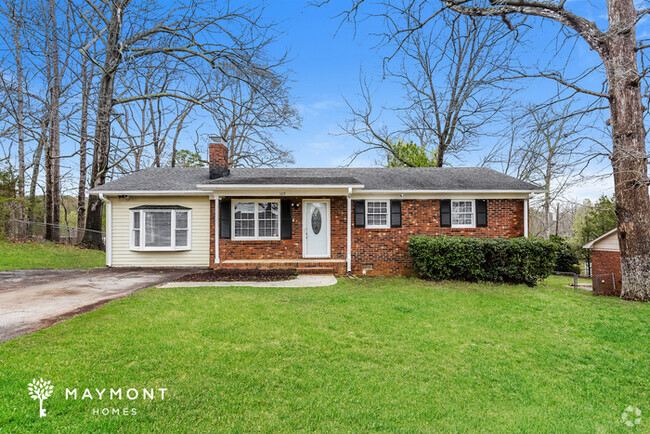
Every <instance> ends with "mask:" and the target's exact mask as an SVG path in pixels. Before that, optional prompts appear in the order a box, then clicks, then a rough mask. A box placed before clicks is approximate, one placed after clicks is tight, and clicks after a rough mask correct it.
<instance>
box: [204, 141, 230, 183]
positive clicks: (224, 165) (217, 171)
mask: <svg viewBox="0 0 650 434" xmlns="http://www.w3.org/2000/svg"><path fill="white" fill-rule="evenodd" d="M208 150H209V152H208V154H209V155H208V159H209V161H210V179H217V178H222V177H224V176H228V174H230V165H229V164H228V147H227V146H226V140H225V139H224V138H223V137H215V136H211V137H210V144H209V145H208Z"/></svg>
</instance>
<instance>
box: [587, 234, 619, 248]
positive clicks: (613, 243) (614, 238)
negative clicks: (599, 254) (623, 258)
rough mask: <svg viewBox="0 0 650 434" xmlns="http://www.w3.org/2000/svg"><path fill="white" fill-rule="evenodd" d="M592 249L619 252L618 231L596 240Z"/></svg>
mask: <svg viewBox="0 0 650 434" xmlns="http://www.w3.org/2000/svg"><path fill="white" fill-rule="evenodd" d="M591 249H592V250H601V251H605V252H618V251H620V248H619V245H618V233H617V232H612V233H611V234H609V235H607V236H606V237H603V238H602V239H600V240H599V241H596V242H595V243H594V245H593V246H592V247H591Z"/></svg>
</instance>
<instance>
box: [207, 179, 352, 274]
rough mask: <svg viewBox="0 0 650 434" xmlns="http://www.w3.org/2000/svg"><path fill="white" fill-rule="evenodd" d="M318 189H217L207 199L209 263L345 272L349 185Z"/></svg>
mask: <svg viewBox="0 0 650 434" xmlns="http://www.w3.org/2000/svg"><path fill="white" fill-rule="evenodd" d="M221 187H222V186H221ZM291 190H293V191H291ZM303 190H304V188H303ZM320 190H321V191H314V189H311V191H300V192H297V191H296V189H288V188H287V189H285V190H283V191H271V192H268V193H266V194H265V195H261V194H262V193H263V192H260V191H259V190H258V191H245V192H244V191H238V192H236V193H234V192H233V193H230V194H226V193H225V192H224V191H223V189H222V188H220V194H218V195H217V194H215V195H214V196H213V197H212V198H211V200H210V214H211V215H210V217H211V218H210V220H211V222H212V224H211V225H210V267H211V268H213V269H223V268H244V269H251V268H256V269H277V268H282V269H292V270H296V271H297V272H298V273H302V274H335V275H339V276H340V275H345V274H346V273H348V272H349V271H350V270H351V266H352V264H351V227H350V223H351V213H352V208H351V200H350V190H351V189H350V188H349V187H348V186H346V187H344V188H337V189H336V190H335V191H333V189H332V188H331V187H329V188H327V189H326V190H327V191H325V192H323V191H322V190H325V189H320ZM300 193H301V194H300ZM315 193H316V194H315ZM317 193H321V194H317Z"/></svg>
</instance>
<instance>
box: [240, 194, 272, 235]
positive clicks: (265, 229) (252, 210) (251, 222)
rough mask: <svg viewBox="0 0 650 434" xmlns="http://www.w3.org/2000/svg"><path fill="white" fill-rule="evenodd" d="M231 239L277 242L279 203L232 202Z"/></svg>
mask: <svg viewBox="0 0 650 434" xmlns="http://www.w3.org/2000/svg"><path fill="white" fill-rule="evenodd" d="M232 223H233V228H234V231H233V239H235V240H279V239H280V202H278V201H256V200H251V201H239V202H238V201H233V203H232Z"/></svg>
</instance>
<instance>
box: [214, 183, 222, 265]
mask: <svg viewBox="0 0 650 434" xmlns="http://www.w3.org/2000/svg"><path fill="white" fill-rule="evenodd" d="M219 229H220V228H219V196H217V195H216V194H215V195H214V263H215V264H218V263H219V262H221V261H220V260H219Z"/></svg>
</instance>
